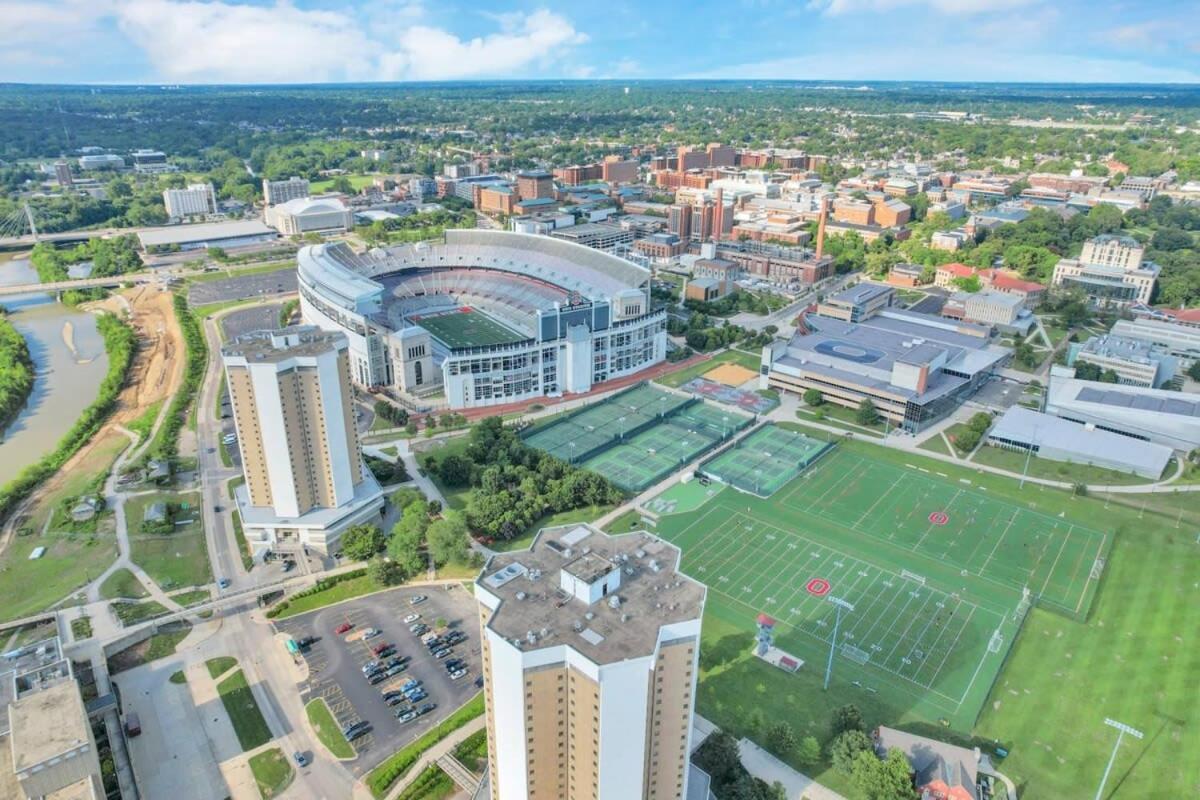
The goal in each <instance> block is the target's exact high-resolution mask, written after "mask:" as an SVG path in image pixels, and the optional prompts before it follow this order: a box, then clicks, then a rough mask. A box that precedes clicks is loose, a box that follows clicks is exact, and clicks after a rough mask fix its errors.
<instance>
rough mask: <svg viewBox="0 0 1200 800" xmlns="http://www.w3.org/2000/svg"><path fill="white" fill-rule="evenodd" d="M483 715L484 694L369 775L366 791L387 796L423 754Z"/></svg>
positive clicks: (378, 795)
mask: <svg viewBox="0 0 1200 800" xmlns="http://www.w3.org/2000/svg"><path fill="white" fill-rule="evenodd" d="M482 715H483V694H482V693H480V694H477V695H475V696H474V697H472V698H471V699H470V700H468V701H467V702H466V703H465V704H463V705H462V706H461V707H459V709H458V710H457V711H455V712H454V713H453V714H451V715H450V716H448V717H446V719H444V720H442V721H441V722H440V723H438V724H437V725H436V726H434V727H433V728H431V729H430V730H429V731H428V732H427V733H426V734H425V735H424V736H422V737H421V738H419V739H417V740H416V741H415V742H413V743H412V744H410V745H408V746H406V747H402V748H401V749H399V750H397V751H396V752H395V753H393V754H392V755H391V756H390V757H389V758H386V759H384V761H383V763H382V764H380V765H379V766H378V767H376V768H375V769H373V770H371V772H370V773H369V774H368V775H367V778H366V783H367V788H369V789H370V790H371V794H372V795H374V796H375V797H377V798H382V797H384V796H385V795H387V793H388V789H390V788H391V787H392V784H394V783H395V782H396V781H398V780H400V779H401V778H403V777H404V776H405V775H406V774H407V773H408V771H409V770H410V769H412V767H413V765H414V764H416V763H417V761H418V760H419V759H420V758H421V754H422V753H424V752H425V751H426V750H428V749H429V748H431V747H433V746H434V745H435V744H437V743H438V742H440V741H441V740H442V739H445V738H446V737H447V736H449V735H450V734H452V733H454V732H455V731H456V730H458V729H459V728H461V727H462V726H463V725H466V724H467V723H468V722H470V721H471V720H473V719H475V718H476V717H478V716H482Z"/></svg>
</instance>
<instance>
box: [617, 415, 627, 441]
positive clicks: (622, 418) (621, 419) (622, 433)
mask: <svg viewBox="0 0 1200 800" xmlns="http://www.w3.org/2000/svg"><path fill="white" fill-rule="evenodd" d="M617 424H619V425H620V426H621V441H622V442H623V441H625V418H624V417H618V418H617Z"/></svg>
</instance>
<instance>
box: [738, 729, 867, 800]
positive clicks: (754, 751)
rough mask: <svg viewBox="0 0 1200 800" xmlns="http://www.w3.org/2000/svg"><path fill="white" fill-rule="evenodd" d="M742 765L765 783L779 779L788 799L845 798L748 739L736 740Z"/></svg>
mask: <svg viewBox="0 0 1200 800" xmlns="http://www.w3.org/2000/svg"><path fill="white" fill-rule="evenodd" d="M738 752H740V753H741V756H742V766H744V767H745V768H746V770H747V771H749V773H750V774H751V775H753V776H754V777H756V778H760V779H762V780H764V781H766V782H767V784H768V785H769V784H772V783H775V781H779V782H780V783H782V784H783V788H784V789H786V790H787V796H788V800H801V798H803V800H846V798H845V797H843V796H842V795H840V794H838V793H837V792H835V791H833V790H832V789H830V788H829V787H827V786H822V785H821V784H819V783H817V782H816V781H814V780H813V779H812V778H810V777H808V776H807V775H804V774H803V773H800V772H797V771H796V770H794V769H792V768H791V767H789V766H788V765H787V764H785V763H783V762H782V761H780V760H779V759H778V758H776V757H775V756H773V755H771V754H770V753H768V752H767V751H766V750H763V749H762V748H761V747H759V746H758V745H756V744H755V743H754V742H752V741H750V740H749V739H739V740H738Z"/></svg>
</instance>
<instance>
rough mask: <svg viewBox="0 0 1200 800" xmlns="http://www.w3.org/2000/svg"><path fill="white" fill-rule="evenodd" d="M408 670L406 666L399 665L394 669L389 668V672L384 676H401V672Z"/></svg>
mask: <svg viewBox="0 0 1200 800" xmlns="http://www.w3.org/2000/svg"><path fill="white" fill-rule="evenodd" d="M406 669H408V667H407V666H406V665H404V664H397V665H396V666H394V667H388V669H387V671H385V672H384V673H383V674H384V675H386V676H387V677H389V678H390V677H392V676H393V675H399V674H400V673H401V672H404V670H406Z"/></svg>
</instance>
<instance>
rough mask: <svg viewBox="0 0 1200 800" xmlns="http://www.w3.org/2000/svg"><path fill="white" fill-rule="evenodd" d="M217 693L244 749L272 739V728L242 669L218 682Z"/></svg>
mask: <svg viewBox="0 0 1200 800" xmlns="http://www.w3.org/2000/svg"><path fill="white" fill-rule="evenodd" d="M217 694H219V695H220V696H221V703H222V704H223V705H224V706H225V713H226V714H228V715H229V721H230V722H231V723H232V724H233V730H234V733H236V734H237V738H238V742H239V743H240V744H241V746H242V750H243V751H245V750H253V749H254V748H256V747H258V746H259V745H263V744H266V743H267V742H269V741H270V740H271V729H270V728H268V727H267V721H266V720H265V719H263V715H262V712H261V711H259V710H258V702H257V701H256V700H255V699H254V694H253V693H251V691H250V686H249V685H248V684H247V683H246V675H245V673H243V672H242V671H241V670H240V669H239V670H238V671H237V672H235V673H233V674H232V675H230V676H229V677H228V678H226V679H225V680H223V681H221V682H220V683H218V684H217Z"/></svg>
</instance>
